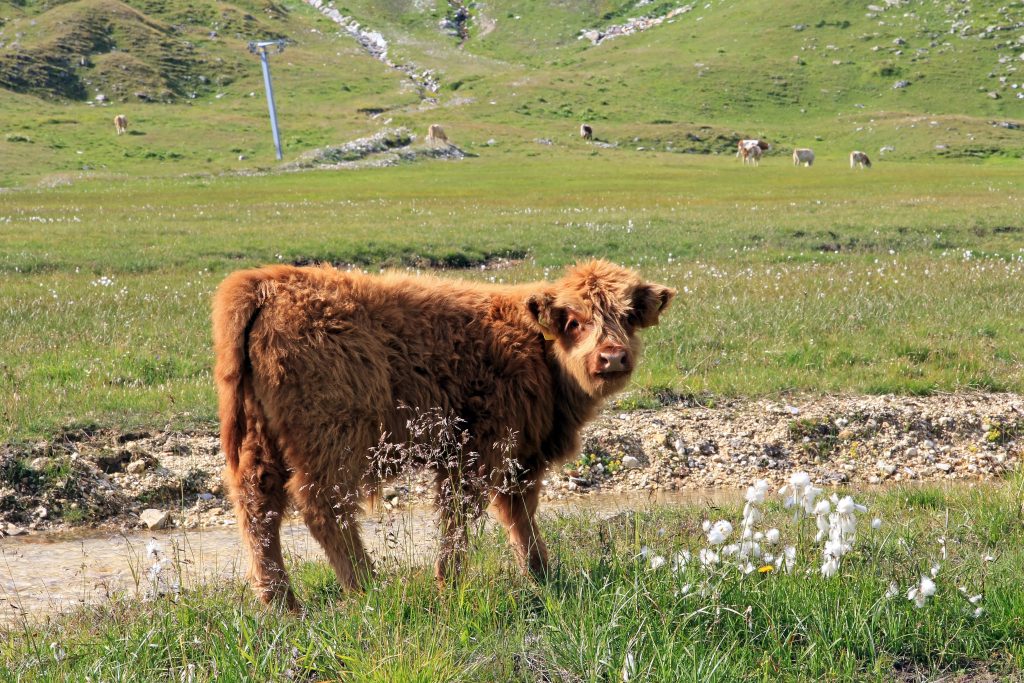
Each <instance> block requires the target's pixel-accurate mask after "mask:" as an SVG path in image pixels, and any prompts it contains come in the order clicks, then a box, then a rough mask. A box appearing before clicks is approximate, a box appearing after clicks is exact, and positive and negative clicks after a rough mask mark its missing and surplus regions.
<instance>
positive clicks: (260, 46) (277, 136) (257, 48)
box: [249, 39, 287, 161]
mask: <svg viewBox="0 0 1024 683" xmlns="http://www.w3.org/2000/svg"><path fill="white" fill-rule="evenodd" d="M286 42H287V41H286V40H284V39H282V40H263V41H255V40H254V41H252V42H251V43H249V52H254V53H257V54H259V56H260V65H261V66H262V67H263V85H264V86H266V89H267V109H269V110H270V129H271V130H272V131H273V133H274V149H275V150H276V151H277V160H278V161H280V160H281V133H280V132H279V131H278V130H277V108H276V107H275V106H274V86H273V85H272V84H271V82H270V60H269V58H268V55H267V48H268V47H270V46H271V45H276V46H277V51H278V52H283V51H284V46H285V43H286Z"/></svg>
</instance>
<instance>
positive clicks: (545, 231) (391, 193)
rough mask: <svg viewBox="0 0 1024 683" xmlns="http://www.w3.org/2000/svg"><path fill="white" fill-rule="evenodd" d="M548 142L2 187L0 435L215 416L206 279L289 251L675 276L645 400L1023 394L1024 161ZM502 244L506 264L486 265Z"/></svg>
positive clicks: (281, 258)
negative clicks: (613, 267)
mask: <svg viewBox="0 0 1024 683" xmlns="http://www.w3.org/2000/svg"><path fill="white" fill-rule="evenodd" d="M536 147H537V150H536V152H535V151H534V150H532V149H531V148H529V147H528V148H526V149H525V150H524V149H522V148H519V147H517V148H511V147H508V148H502V147H501V146H498V147H497V148H495V149H494V150H488V151H487V152H483V151H482V152H481V153H480V156H478V157H475V158H470V159H467V160H464V161H461V162H432V163H420V164H412V165H404V166H400V167H395V168H382V169H364V170H361V171H358V172H353V171H342V172H326V171H323V172H307V173H301V174H297V173H289V174H271V175H261V176H256V177H249V176H205V175H203V176H188V177H182V178H174V179H166V178H143V179H138V180H129V179H119V180H104V181H88V180H86V181H80V182H76V183H75V184H73V185H71V186H68V187H58V188H47V189H35V190H27V189H26V190H21V191H18V192H11V193H6V194H3V195H0V228H2V229H0V272H2V273H3V278H2V280H0V301H2V302H3V303H2V306H0V329H3V330H4V334H5V343H4V344H3V346H2V347H0V353H2V357H0V369H2V373H0V409H2V411H3V412H2V415H3V422H2V425H3V429H4V433H3V437H4V438H5V439H11V438H29V437H37V436H40V435H45V434H49V433H53V432H55V431H58V430H60V429H61V428H64V427H67V426H69V425H82V424H93V425H100V426H115V427H124V428H128V427H138V426H149V427H162V426H164V425H172V426H175V427H189V426H202V427H210V426H212V425H213V421H214V412H215V410H214V405H215V401H214V395H213V388H212V383H211V376H210V365H211V353H210V342H209V339H210V333H209V324H208V311H209V300H210V295H211V293H212V291H213V290H214V288H215V287H216V285H217V284H218V282H219V281H220V280H221V279H222V278H223V277H224V276H225V275H226V274H227V273H229V272H231V271H232V270H234V269H237V268H242V267H248V266H254V265H259V264H263V263H274V262H308V261H319V260H326V261H332V262H335V263H339V264H352V265H354V266H358V267H363V268H368V269H371V270H372V269H377V268H380V267H387V266H394V267H408V268H414V269H415V268H435V267H442V268H445V267H448V268H449V269H448V270H446V271H444V272H445V274H446V276H452V277H470V278H477V279H487V280H494V281H504V282H513V281H524V280H530V279H535V278H540V277H554V276H557V274H558V273H559V272H560V271H561V269H562V267H563V266H564V264H567V263H571V262H574V261H576V260H579V259H585V258H591V257H601V258H609V259H612V260H615V261H618V262H621V263H624V264H627V265H629V266H633V267H636V268H638V269H639V270H641V271H642V272H643V273H644V274H645V275H646V276H648V277H650V278H652V279H654V280H657V281H661V282H664V283H666V284H669V285H671V286H673V287H676V288H678V290H679V296H678V298H677V300H676V302H675V303H674V306H673V310H672V311H671V313H670V314H669V315H667V316H665V318H664V322H663V324H662V325H661V326H659V327H657V328H654V329H652V330H649V331H647V333H646V339H647V349H646V352H645V357H644V362H643V365H642V366H641V368H640V369H639V370H638V374H637V377H636V382H635V386H636V388H637V392H636V393H635V396H634V398H633V399H631V400H632V401H633V402H634V403H636V402H639V403H640V404H645V402H647V401H648V399H647V398H645V397H646V396H651V395H653V394H655V393H658V392H660V391H661V390H663V389H670V390H671V391H673V392H678V393H686V394H691V393H692V394H711V395H724V396H758V395H766V394H778V393H785V392H812V393H813V392H834V391H839V392H869V393H878V392H895V393H929V392H936V391H954V390H958V389H983V390H993V391H1000V390H1013V391H1021V390H1022V389H1024V364H1022V356H1021V353H1022V352H1021V349H1022V348H1024V344H1022V341H1024V327H1022V325H1021V319H1020V315H1019V312H1020V311H1021V310H1024V289H1022V288H1021V287H1020V281H1021V276H1022V272H1021V271H1022V269H1024V225H1022V224H1021V221H1020V210H1019V202H1020V197H1021V195H1022V191H1024V176H1022V175H1021V174H1020V173H1019V172H1018V170H1017V169H1015V168H1013V167H1011V166H1008V165H1005V164H1001V163H964V162H957V163H943V164H923V163H915V162H906V163H883V164H879V165H877V167H876V168H875V169H873V170H872V171H870V172H853V171H850V170H849V169H848V168H846V167H845V164H844V163H842V161H841V160H836V159H833V160H822V161H821V162H819V165H818V166H816V167H815V168H813V169H802V168H794V167H792V166H791V165H789V164H788V163H786V162H784V161H783V160H780V159H768V160H766V161H764V162H763V163H762V165H761V167H760V168H758V169H753V168H744V167H743V166H741V165H740V163H739V162H738V161H736V160H735V159H733V158H731V157H714V156H711V157H707V156H693V155H673V154H656V153H651V154H644V153H636V152H632V151H625V150H615V149H609V150H604V149H596V150H595V149H592V148H590V147H589V146H587V145H585V144H583V143H580V144H578V145H577V146H574V147H571V148H567V149H564V150H559V151H558V153H557V154H556V153H553V152H551V151H550V150H549V148H548V147H546V146H543V145H537V146H536ZM495 259H509V260H510V261H511V265H510V266H509V267H502V268H491V267H485V268H484V269H481V268H480V265H485V266H486V265H487V264H492V265H493V264H494V263H496V262H495V261H494V260H495ZM662 393H663V392H662Z"/></svg>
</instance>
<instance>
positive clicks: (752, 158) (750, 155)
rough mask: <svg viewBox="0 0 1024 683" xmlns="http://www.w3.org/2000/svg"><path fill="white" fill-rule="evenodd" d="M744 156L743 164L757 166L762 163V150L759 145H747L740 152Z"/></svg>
mask: <svg viewBox="0 0 1024 683" xmlns="http://www.w3.org/2000/svg"><path fill="white" fill-rule="evenodd" d="M740 152H741V154H742V155H743V163H744V164H747V163H748V162H749V163H751V164H753V165H754V166H757V165H758V164H759V163H760V161H761V148H760V147H759V146H758V145H747V146H746V147H744V148H743V149H741V150H740Z"/></svg>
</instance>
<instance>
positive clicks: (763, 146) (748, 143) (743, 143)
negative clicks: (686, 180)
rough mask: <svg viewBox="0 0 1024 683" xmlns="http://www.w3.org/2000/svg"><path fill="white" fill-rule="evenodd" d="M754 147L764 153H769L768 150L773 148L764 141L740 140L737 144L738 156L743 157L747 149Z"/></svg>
mask: <svg viewBox="0 0 1024 683" xmlns="http://www.w3.org/2000/svg"><path fill="white" fill-rule="evenodd" d="M752 146H753V147H757V148H758V149H760V150H761V151H762V152H767V151H768V150H770V149H771V148H772V146H771V145H769V144H768V143H767V142H765V141H764V140H757V139H750V140H740V141H739V142H738V143H737V144H736V156H737V157H742V156H743V150H744V149H745V148H747V147H752Z"/></svg>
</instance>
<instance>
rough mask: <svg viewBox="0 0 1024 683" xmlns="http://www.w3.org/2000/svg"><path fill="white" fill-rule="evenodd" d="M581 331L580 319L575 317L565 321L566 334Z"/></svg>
mask: <svg viewBox="0 0 1024 683" xmlns="http://www.w3.org/2000/svg"><path fill="white" fill-rule="evenodd" d="M579 331H580V322H579V321H578V320H576V319H575V318H569V320H568V321H567V322H566V323H565V333H566V334H576V333H577V332H579Z"/></svg>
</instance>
